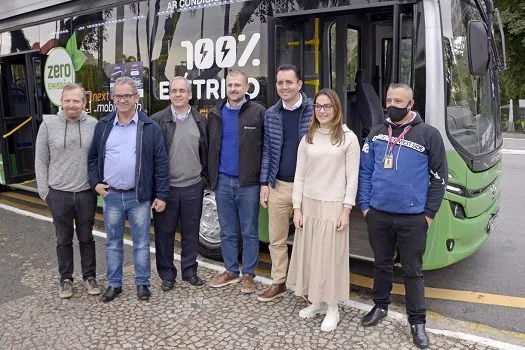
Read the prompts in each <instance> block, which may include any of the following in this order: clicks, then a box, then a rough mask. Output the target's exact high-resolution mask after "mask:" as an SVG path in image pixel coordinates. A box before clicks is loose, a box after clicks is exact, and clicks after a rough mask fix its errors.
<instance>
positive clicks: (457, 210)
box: [450, 202, 466, 219]
mask: <svg viewBox="0 0 525 350" xmlns="http://www.w3.org/2000/svg"><path fill="white" fill-rule="evenodd" d="M450 209H451V210H452V215H454V217H455V218H457V219H464V218H465V217H466V216H465V209H463V206H462V205H461V204H459V203H456V202H450Z"/></svg>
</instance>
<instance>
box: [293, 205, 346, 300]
mask: <svg viewBox="0 0 525 350" xmlns="http://www.w3.org/2000/svg"><path fill="white" fill-rule="evenodd" d="M342 210H343V203H342V202H325V201H319V200H315V199H311V198H306V197H303V202H302V212H303V229H302V230H296V231H295V238H294V243H293V250H292V259H291V261H290V269H289V271H288V280H287V282H288V285H289V286H295V295H297V296H306V295H307V296H308V300H309V301H310V302H312V303H319V302H322V301H324V302H326V303H328V304H329V305H335V304H337V303H338V302H340V301H344V300H348V296H349V293H350V280H349V277H350V266H349V260H348V259H349V249H350V247H349V241H350V237H349V231H348V228H346V229H345V230H344V231H336V227H337V220H338V218H339V215H341V212H342Z"/></svg>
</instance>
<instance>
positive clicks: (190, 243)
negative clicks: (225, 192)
mask: <svg viewBox="0 0 525 350" xmlns="http://www.w3.org/2000/svg"><path fill="white" fill-rule="evenodd" d="M203 197H204V182H202V181H201V182H199V183H197V184H195V185H191V186H188V187H170V196H169V198H168V202H167V203H166V209H164V211H163V212H161V213H156V212H155V211H153V225H154V227H155V250H156V254H155V260H156V262H157V272H158V273H159V276H160V278H161V279H162V280H167V281H174V280H175V278H176V277H177V269H176V268H175V265H174V264H173V249H174V243H175V232H176V230H177V226H178V224H179V220H180V233H181V247H182V253H181V268H182V277H191V276H193V275H194V274H196V273H197V249H198V247H199V230H200V221H201V214H202V200H203Z"/></svg>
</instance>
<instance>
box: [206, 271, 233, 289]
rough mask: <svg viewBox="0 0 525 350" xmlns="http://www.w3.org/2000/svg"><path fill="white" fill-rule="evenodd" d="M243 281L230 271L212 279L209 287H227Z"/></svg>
mask: <svg viewBox="0 0 525 350" xmlns="http://www.w3.org/2000/svg"><path fill="white" fill-rule="evenodd" d="M240 280H241V279H240V278H239V276H237V275H236V274H234V273H232V272H230V271H224V272H223V273H221V274H220V275H219V276H217V277H215V278H214V279H212V280H211V281H210V282H209V283H208V285H209V286H210V287H213V288H220V287H224V286H227V285H228V284H232V283H237V282H239V281H240Z"/></svg>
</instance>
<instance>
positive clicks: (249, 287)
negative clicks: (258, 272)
mask: <svg viewBox="0 0 525 350" xmlns="http://www.w3.org/2000/svg"><path fill="white" fill-rule="evenodd" d="M253 278H254V276H252V275H244V276H242V288H241V293H244V294H252V293H254V292H255V290H256V289H257V286H256V285H255V283H254V282H253Z"/></svg>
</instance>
